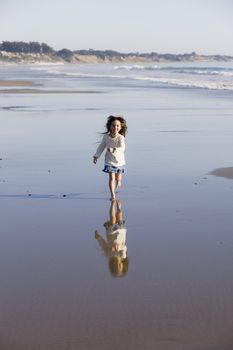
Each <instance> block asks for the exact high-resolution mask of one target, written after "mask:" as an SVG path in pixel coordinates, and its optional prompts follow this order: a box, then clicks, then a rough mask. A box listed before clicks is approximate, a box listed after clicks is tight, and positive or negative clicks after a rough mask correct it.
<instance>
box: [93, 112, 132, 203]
mask: <svg viewBox="0 0 233 350" xmlns="http://www.w3.org/2000/svg"><path fill="white" fill-rule="evenodd" d="M106 129H107V131H106V132H105V133H104V136H103V139H102V141H101V143H100V145H99V147H98V148H97V150H96V153H95V155H94V157H93V162H94V164H96V163H97V160H98V158H99V157H100V156H101V154H102V153H103V151H104V150H105V149H106V153H105V166H104V169H103V171H104V172H105V173H108V174H109V189H110V193H111V200H113V201H114V200H115V187H118V188H119V187H121V174H122V173H124V171H125V169H124V165H125V154H124V152H125V134H126V131H127V126H126V121H125V119H124V118H122V117H118V116H113V115H110V116H109V117H108V119H107V123H106Z"/></svg>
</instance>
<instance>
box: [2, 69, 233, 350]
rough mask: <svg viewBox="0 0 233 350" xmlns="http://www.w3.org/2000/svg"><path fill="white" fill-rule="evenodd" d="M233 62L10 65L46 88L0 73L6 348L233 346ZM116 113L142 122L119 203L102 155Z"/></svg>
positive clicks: (135, 127)
mask: <svg viewBox="0 0 233 350" xmlns="http://www.w3.org/2000/svg"><path fill="white" fill-rule="evenodd" d="M232 69H233V64H230V63H218V64H217V63H211V64H210V63H204V62H203V63H199V64H195V65H194V64H193V63H192V64H185V65H184V64H183V63H182V64H161V65H142V64H138V65H134V64H133V65H127V66H126V65H123V64H122V65H115V64H111V65H110V64H109V65H30V66H24V65H15V66H13V65H11V66H1V67H0V81H1V80H12V81H14V80H24V81H31V82H34V83H35V84H36V85H35V86H32V87H27V89H30V88H32V89H37V90H38V92H37V93H36V92H35V91H34V92H33V93H30V91H26V92H25V91H22V93H20V91H19V92H18V93H12V92H11V91H6V90H7V89H9V90H11V89H12V88H13V87H9V86H8V87H2V86H1V87H0V89H2V90H4V93H3V92H2V93H1V92H0V96H1V99H0V123H1V128H0V158H1V160H0V204H1V234H0V241H1V244H0V261H1V264H0V275H1V288H0V309H1V314H0V321H1V332H0V333H1V341H0V348H3V349H4V350H8V349H9V350H10V349H17V350H25V349H26V350H42V349H43V350H55V349H56V350H68V349H69V350H76V349H79V350H92V349H97V350H105V349H109V348H111V349H119V348H122V349H129V350H131V349H134V350H154V349H156V350H157V349H158V350H203V349H206V350H215V349H216V350H217V349H224V350H225V349H226V350H228V349H229V350H230V349H231V348H232V346H233V340H232V327H233V317H232V315H233V310H232V305H233V282H232V264H233V254H232V253H233V250H232V249H233V241H232V224H233V221H232V210H233V206H232V193H233V192H232V191H233V182H232V180H230V179H226V178H224V177H215V176H213V175H210V172H212V171H213V170H214V169H216V168H221V167H232V147H233V139H232V127H233V99H232V86H233V77H232V75H231V74H232ZM15 88H17V89H18V90H20V89H23V90H25V87H19V86H18V87H14V89H15ZM109 114H121V115H124V116H125V118H126V120H127V123H128V127H129V132H128V134H127V137H126V145H127V149H126V159H127V167H126V174H125V175H124V177H123V187H122V190H121V191H120V193H118V195H117V196H118V198H119V199H120V202H119V203H118V205H120V204H121V208H120V209H121V210H119V207H118V208H117V206H116V205H115V207H114V208H113V206H112V205H111V203H110V201H109V193H108V187H107V181H108V180H107V176H106V174H103V173H102V171H101V169H102V166H103V163H102V162H103V160H101V159H100V160H99V162H98V163H97V164H96V165H94V164H93V163H92V155H93V153H94V152H95V149H96V147H97V146H98V142H99V140H100V139H101V134H100V133H101V132H103V131H104V125H105V122H106V117H107V116H108V115H109ZM117 218H118V219H119V218H120V220H118V219H117ZM112 219H116V220H118V221H121V223H120V224H119V223H118V224H119V225H123V226H124V227H122V226H121V227H120V229H122V228H123V230H124V234H123V233H122V231H121V232H120V234H118V235H117V242H118V244H119V245H121V246H123V248H124V249H123V251H124V252H126V255H127V260H125V261H124V264H123V265H124V269H123V270H122V265H120V266H118V269H117V268H115V270H113V267H112V264H111V259H110V258H111V257H112V254H113V252H114V249H115V248H114V249H113V246H112V244H111V240H110V239H109V236H108V232H107V228H108V224H107V222H108V221H110V220H112ZM118 228H119V227H118ZM96 231H97V232H98V234H97V233H96ZM98 235H99V236H98ZM101 238H102V240H101ZM113 255H114V254H113Z"/></svg>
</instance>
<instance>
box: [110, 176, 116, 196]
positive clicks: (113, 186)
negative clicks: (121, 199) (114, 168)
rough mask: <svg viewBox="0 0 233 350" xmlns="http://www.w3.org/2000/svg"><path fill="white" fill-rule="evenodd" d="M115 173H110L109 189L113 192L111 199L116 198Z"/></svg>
mask: <svg viewBox="0 0 233 350" xmlns="http://www.w3.org/2000/svg"><path fill="white" fill-rule="evenodd" d="M115 180H116V177H115V174H114V173H109V190H110V193H111V199H112V200H114V199H115Z"/></svg>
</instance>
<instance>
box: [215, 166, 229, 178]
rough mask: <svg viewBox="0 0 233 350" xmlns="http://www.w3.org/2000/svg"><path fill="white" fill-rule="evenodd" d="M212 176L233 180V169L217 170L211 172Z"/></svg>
mask: <svg viewBox="0 0 233 350" xmlns="http://www.w3.org/2000/svg"><path fill="white" fill-rule="evenodd" d="M210 175H215V176H218V177H225V178H226V179H233V167H228V168H218V169H215V170H213V171H211V172H210Z"/></svg>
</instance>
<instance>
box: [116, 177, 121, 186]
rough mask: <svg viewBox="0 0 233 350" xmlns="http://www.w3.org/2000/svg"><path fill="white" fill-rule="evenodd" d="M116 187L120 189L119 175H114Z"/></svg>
mask: <svg viewBox="0 0 233 350" xmlns="http://www.w3.org/2000/svg"><path fill="white" fill-rule="evenodd" d="M116 187H117V188H120V187H121V174H116Z"/></svg>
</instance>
